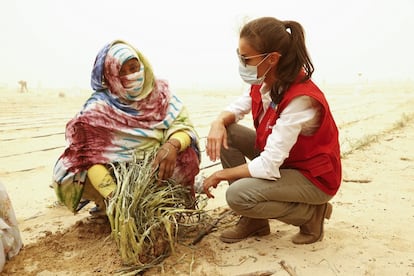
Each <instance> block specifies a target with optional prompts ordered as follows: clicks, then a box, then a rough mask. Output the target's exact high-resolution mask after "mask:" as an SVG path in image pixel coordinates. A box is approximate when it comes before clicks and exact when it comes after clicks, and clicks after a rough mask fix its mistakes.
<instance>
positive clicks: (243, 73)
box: [239, 56, 272, 85]
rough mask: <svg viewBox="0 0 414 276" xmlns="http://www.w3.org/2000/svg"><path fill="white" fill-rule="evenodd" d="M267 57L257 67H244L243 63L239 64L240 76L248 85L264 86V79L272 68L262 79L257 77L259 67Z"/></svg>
mask: <svg viewBox="0 0 414 276" xmlns="http://www.w3.org/2000/svg"><path fill="white" fill-rule="evenodd" d="M267 57H268V56H266V57H265V58H264V59H263V60H262V61H261V62H259V63H258V64H257V65H248V64H246V66H244V65H243V64H242V63H239V74H240V77H241V78H242V79H243V81H245V82H246V83H248V84H251V85H253V84H259V85H260V84H262V83H263V81H264V79H265V78H266V75H267V73H268V72H269V71H270V69H271V68H272V67H271V66H270V67H269V69H267V71H266V72H265V73H264V74H263V76H261V77H260V78H258V77H257V67H259V65H260V64H261V63H262V62H263V61H264V60H265V59H266V58H267Z"/></svg>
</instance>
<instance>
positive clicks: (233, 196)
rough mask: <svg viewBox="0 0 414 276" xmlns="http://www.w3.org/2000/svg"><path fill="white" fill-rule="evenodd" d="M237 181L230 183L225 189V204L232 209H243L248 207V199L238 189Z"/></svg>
mask: <svg viewBox="0 0 414 276" xmlns="http://www.w3.org/2000/svg"><path fill="white" fill-rule="evenodd" d="M239 186H240V185H238V181H235V182H234V183H232V184H231V185H230V186H229V188H228V189H227V191H226V201H227V205H228V206H229V207H230V208H231V209H232V210H234V211H236V212H237V211H239V210H244V209H248V208H249V205H250V203H249V200H248V198H246V195H245V194H244V193H243V192H242V190H243V189H240V187H239Z"/></svg>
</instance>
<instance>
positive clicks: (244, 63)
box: [236, 49, 268, 67]
mask: <svg viewBox="0 0 414 276" xmlns="http://www.w3.org/2000/svg"><path fill="white" fill-rule="evenodd" d="M236 52H237V56H238V57H239V61H240V63H241V64H242V65H243V66H244V67H246V65H247V61H248V60H249V59H252V58H257V57H263V56H266V55H268V53H265V54H259V55H254V56H250V57H245V56H243V55H240V52H239V49H236Z"/></svg>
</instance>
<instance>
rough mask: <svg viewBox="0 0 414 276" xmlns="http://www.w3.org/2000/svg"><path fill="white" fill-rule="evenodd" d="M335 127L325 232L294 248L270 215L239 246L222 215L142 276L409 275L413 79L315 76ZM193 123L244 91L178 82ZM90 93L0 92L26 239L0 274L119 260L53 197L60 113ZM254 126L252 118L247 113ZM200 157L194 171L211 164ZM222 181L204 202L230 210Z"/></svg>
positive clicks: (10, 174) (0, 120)
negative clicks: (335, 164)
mask: <svg viewBox="0 0 414 276" xmlns="http://www.w3.org/2000/svg"><path fill="white" fill-rule="evenodd" d="M320 86H321V88H322V89H323V91H324V92H325V95H326V96H327V98H328V101H329V102H330V104H331V109H332V111H333V114H334V117H335V119H336V122H337V124H338V126H339V129H340V140H341V149H342V155H343V182H342V186H341V189H340V190H339V192H338V194H337V195H336V196H335V197H334V198H333V199H332V201H331V202H332V205H333V208H334V209H333V215H332V217H331V219H330V220H329V221H326V223H325V237H324V239H323V241H321V242H317V243H314V244H311V245H295V244H293V243H292V242H291V241H290V238H291V236H292V235H293V234H295V233H296V231H297V228H296V227H293V226H290V225H286V224H283V223H281V222H278V221H275V220H274V221H271V234H270V235H269V236H265V237H260V238H249V239H247V240H245V241H242V242H239V243H235V244H225V243H222V242H220V240H219V239H218V236H219V234H220V232H221V231H222V230H223V229H224V228H225V227H228V226H230V225H231V224H232V223H235V222H236V220H235V217H233V216H229V217H227V218H226V219H225V220H223V221H222V222H220V223H219V224H218V225H217V226H218V227H217V229H216V231H214V232H212V233H210V234H209V235H207V236H205V237H204V238H203V239H202V240H201V242H200V243H198V244H196V245H194V246H188V243H178V244H177V246H176V252H175V253H174V254H172V255H171V256H170V257H169V258H167V259H166V260H165V261H164V262H163V264H161V265H160V266H159V267H157V268H152V269H150V270H149V271H147V272H145V274H144V275H391V274H393V275H414V246H413V245H414V234H413V231H412V225H414V185H413V184H414V85H413V83H410V82H398V83H369V82H365V83H363V84H361V83H360V84H358V85H355V84H346V85H345V84H343V85H326V84H323V85H320ZM175 92H176V93H177V94H179V95H180V96H181V97H182V98H183V99H184V101H185V102H186V104H187V106H188V108H189V111H190V115H191V118H192V120H193V122H194V124H195V126H196V128H197V130H198V132H199V135H200V137H202V139H201V146H202V148H204V142H205V139H204V138H203V137H205V136H206V135H207V133H208V128H209V124H210V122H211V121H212V120H213V119H214V118H215V116H216V115H217V114H218V112H219V111H220V110H221V109H222V108H224V106H225V105H226V104H227V103H228V102H230V101H231V100H232V99H233V98H234V97H236V96H237V95H238V94H239V93H242V91H207V90H205V91H198V90H197V91H186V90H177V91H175ZM89 93H90V91H82V92H80V93H71V92H70V91H69V90H65V89H62V90H43V89H38V90H37V91H36V89H33V90H32V89H30V92H29V93H19V91H18V89H17V88H16V89H14V88H13V89H11V88H10V89H6V88H2V89H1V90H0V94H1V97H0V181H1V182H2V183H3V184H4V185H5V186H6V188H7V190H8V193H9V196H10V198H11V200H12V203H13V207H14V210H15V213H16V216H17V218H18V221H19V228H20V231H21V234H22V238H23V242H24V248H23V249H22V250H21V252H20V253H19V255H17V256H15V257H14V258H12V259H11V260H10V261H9V262H7V263H6V266H5V268H4V270H3V273H1V275H111V274H115V273H117V271H119V269H120V268H122V263H121V260H120V257H119V254H118V251H117V248H116V245H115V244H114V242H113V241H112V240H111V237H110V229H109V227H108V225H105V224H97V223H96V222H95V221H93V220H92V221H91V220H89V219H88V217H89V214H88V209H89V208H91V207H93V205H92V204H89V205H88V206H86V207H85V208H84V209H83V210H82V211H81V212H80V213H78V214H77V215H73V214H72V213H70V212H69V211H68V210H67V209H66V208H64V207H62V206H60V205H59V204H56V196H55V194H54V191H53V190H52V189H51V188H49V185H50V183H51V176H52V168H53V165H54V162H55V161H56V159H57V158H58V156H59V155H60V154H61V153H62V151H63V149H64V147H65V140H64V128H65V124H66V122H67V121H68V120H69V119H70V118H71V117H73V116H74V115H75V113H76V112H77V111H78V110H79V109H80V107H81V105H82V104H83V102H84V101H85V99H86V98H87V97H88V96H89ZM243 123H244V124H246V125H251V120H250V118H246V119H245V120H244V121H243ZM210 165H212V164H211V163H210V162H209V160H208V159H207V157H205V156H203V160H202V174H205V175H208V174H209V173H211V172H212V171H214V170H215V169H218V168H219V165H214V166H210ZM226 187H227V184H226V183H220V185H219V187H218V188H217V189H216V190H214V191H213V193H214V195H215V196H216V198H215V199H210V200H209V201H208V206H207V208H208V210H210V211H209V212H211V214H212V215H213V216H214V215H215V216H218V214H219V213H220V212H222V211H223V210H226V208H227V206H226V202H225V200H224V192H225V189H226Z"/></svg>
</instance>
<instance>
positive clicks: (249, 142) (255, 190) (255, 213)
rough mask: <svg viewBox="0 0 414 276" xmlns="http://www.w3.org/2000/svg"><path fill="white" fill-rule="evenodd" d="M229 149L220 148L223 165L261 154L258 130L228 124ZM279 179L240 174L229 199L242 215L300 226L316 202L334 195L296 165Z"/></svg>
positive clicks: (228, 193) (321, 202)
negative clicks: (328, 193)
mask: <svg viewBox="0 0 414 276" xmlns="http://www.w3.org/2000/svg"><path fill="white" fill-rule="evenodd" d="M227 137H228V145H229V149H224V148H222V149H221V162H222V165H223V168H231V167H235V166H238V165H241V164H244V163H246V158H247V159H249V160H252V159H253V158H255V157H257V156H259V154H260V152H259V151H258V150H256V149H255V147H254V144H255V140H256V132H255V131H254V130H252V129H250V128H247V127H245V126H242V125H239V124H232V125H230V126H228V127H227ZM280 174H281V177H280V178H279V179H277V180H266V179H260V178H241V179H238V180H236V181H234V182H232V183H229V184H230V186H229V188H228V189H227V191H226V201H227V204H228V205H229V207H230V208H231V209H233V210H234V211H235V212H236V213H238V214H239V215H242V216H246V217H250V218H260V219H278V220H280V221H282V222H285V223H288V224H293V225H296V226H300V225H302V224H304V223H306V222H308V221H309V220H310V219H311V217H312V215H313V213H314V210H315V208H316V205H320V204H324V203H326V202H328V201H329V200H330V199H331V198H332V196H330V195H327V194H325V193H324V192H322V191H321V190H320V189H318V188H317V187H316V186H315V185H313V184H312V182H310V181H309V180H308V179H307V178H306V177H305V176H304V175H303V174H301V173H300V172H299V171H298V170H294V169H281V170H280Z"/></svg>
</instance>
